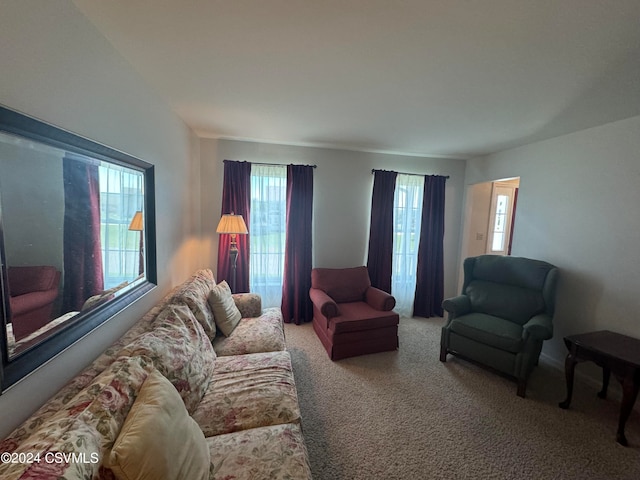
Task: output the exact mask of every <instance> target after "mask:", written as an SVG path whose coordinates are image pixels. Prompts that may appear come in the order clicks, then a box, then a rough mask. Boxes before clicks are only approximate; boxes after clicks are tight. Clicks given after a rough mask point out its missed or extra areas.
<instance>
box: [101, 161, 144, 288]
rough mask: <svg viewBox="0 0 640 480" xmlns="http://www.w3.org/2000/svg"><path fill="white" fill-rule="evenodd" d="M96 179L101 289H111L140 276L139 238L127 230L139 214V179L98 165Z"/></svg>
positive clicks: (137, 174) (132, 173) (136, 174)
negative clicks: (97, 180)
mask: <svg viewBox="0 0 640 480" xmlns="http://www.w3.org/2000/svg"><path fill="white" fill-rule="evenodd" d="M99 178H100V239H101V247H102V264H103V272H104V288H105V289H108V288H113V287H115V286H117V285H120V284H121V283H122V282H125V281H131V279H132V278H136V277H137V276H138V275H139V274H141V273H143V271H142V270H143V263H142V261H141V253H142V235H143V233H142V232H141V231H139V230H137V229H135V228H130V226H131V222H132V220H133V218H134V217H135V215H136V213H137V212H140V211H142V202H143V195H144V192H143V180H144V179H143V176H142V174H141V173H140V172H136V171H133V170H131V169H125V168H122V167H120V166H118V165H114V164H108V163H102V164H101V165H100V167H99Z"/></svg>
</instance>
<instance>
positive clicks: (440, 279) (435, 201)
mask: <svg viewBox="0 0 640 480" xmlns="http://www.w3.org/2000/svg"><path fill="white" fill-rule="evenodd" d="M446 181H447V177H443V176H440V175H425V177H424V199H423V205H422V226H421V229H420V247H419V249H418V272H417V276H416V283H417V285H416V295H415V299H414V303H413V315H414V316H416V317H434V316H438V317H441V316H442V315H443V313H444V312H443V310H442V301H443V300H444V298H443V297H444V258H443V251H444V203H445V198H444V197H445V184H446Z"/></svg>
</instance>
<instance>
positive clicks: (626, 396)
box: [616, 372, 640, 447]
mask: <svg viewBox="0 0 640 480" xmlns="http://www.w3.org/2000/svg"><path fill="white" fill-rule="evenodd" d="M634 377H635V378H634ZM620 380H621V381H622V382H621V383H622V406H621V407H620V419H619V420H618V431H617V432H616V441H617V442H618V443H619V444H620V445H623V446H625V447H626V446H627V445H629V442H627V437H625V435H624V426H625V424H626V423H627V419H628V418H629V415H630V414H631V410H633V405H634V404H635V403H636V398H637V397H638V387H640V381H639V380H640V379H639V378H638V373H637V372H629V373H628V374H627V375H626V376H625V377H624V378H623V379H620Z"/></svg>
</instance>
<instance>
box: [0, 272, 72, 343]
mask: <svg viewBox="0 0 640 480" xmlns="http://www.w3.org/2000/svg"><path fill="white" fill-rule="evenodd" d="M7 275H8V277H9V303H10V307H11V323H12V325H13V335H14V336H15V339H16V340H20V339H21V338H24V337H26V336H27V335H29V334H30V333H32V332H35V331H36V330H38V329H39V328H40V327H42V326H44V325H46V324H47V323H49V322H50V321H51V319H52V318H53V315H52V314H53V306H54V303H55V300H56V298H58V286H59V284H60V272H59V271H58V270H56V268H55V267H50V266H34V267H9V269H8V271H7Z"/></svg>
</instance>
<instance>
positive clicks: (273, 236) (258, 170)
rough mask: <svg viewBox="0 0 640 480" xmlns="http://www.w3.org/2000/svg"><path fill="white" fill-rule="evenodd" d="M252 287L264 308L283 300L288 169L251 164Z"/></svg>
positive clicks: (250, 280) (250, 276) (250, 246)
mask: <svg viewBox="0 0 640 480" xmlns="http://www.w3.org/2000/svg"><path fill="white" fill-rule="evenodd" d="M250 208H251V225H250V226H249V251H250V258H249V288H250V291H251V292H254V293H258V294H260V295H261V297H262V306H263V307H279V306H280V303H281V301H282V283H283V274H284V247H285V235H286V222H285V219H286V213H287V167H286V166H284V165H257V164H253V165H251V207H250Z"/></svg>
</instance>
